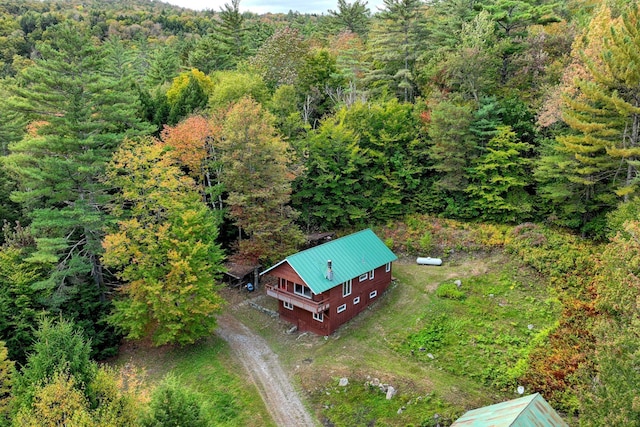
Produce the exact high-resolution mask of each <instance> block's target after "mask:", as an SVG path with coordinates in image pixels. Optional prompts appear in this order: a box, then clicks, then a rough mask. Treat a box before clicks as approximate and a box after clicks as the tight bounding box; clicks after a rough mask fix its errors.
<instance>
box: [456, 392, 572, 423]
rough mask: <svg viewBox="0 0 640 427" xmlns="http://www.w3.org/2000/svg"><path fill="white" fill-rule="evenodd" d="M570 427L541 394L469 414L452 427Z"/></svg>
mask: <svg viewBox="0 0 640 427" xmlns="http://www.w3.org/2000/svg"><path fill="white" fill-rule="evenodd" d="M469 426H472V427H568V425H567V423H565V422H564V421H563V420H562V418H560V416H559V415H558V414H557V413H556V411H554V410H553V408H552V407H551V405H549V404H548V403H547V401H546V400H544V398H543V397H542V396H540V394H539V393H536V394H532V395H530V396H525V397H521V398H519V399H513V400H509V401H507V402H502V403H497V404H495V405H491V406H485V407H484V408H479V409H474V410H472V411H469V412H467V413H466V414H464V415H463V416H462V417H461V418H459V419H458V420H457V421H456V422H455V423H453V424H451V427H469Z"/></svg>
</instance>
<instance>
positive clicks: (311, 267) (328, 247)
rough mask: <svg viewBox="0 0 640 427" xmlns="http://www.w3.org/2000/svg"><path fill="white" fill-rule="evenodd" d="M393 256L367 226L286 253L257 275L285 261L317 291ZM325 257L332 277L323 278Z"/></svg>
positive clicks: (321, 290)
mask: <svg viewBox="0 0 640 427" xmlns="http://www.w3.org/2000/svg"><path fill="white" fill-rule="evenodd" d="M397 259H398V257H397V256H395V254H394V253H393V252H391V250H389V248H387V246H386V245H385V244H384V243H383V242H382V240H380V238H378V236H376V234H375V233H374V232H373V231H371V229H366V230H362V231H359V232H357V233H354V234H350V235H348V236H345V237H341V238H339V239H336V240H333V241H331V242H327V243H324V244H322V245H319V246H316V247H313V248H310V249H307V250H304V251H302V252H298V253H297V254H294V255H290V256H288V257H287V258H285V259H284V260H282V261H280V262H279V263H278V264H276V265H274V266H273V267H271V268H269V269H268V270H265V271H264V272H262V273H261V274H266V273H267V272H269V271H270V270H272V269H274V268H275V267H277V266H279V265H280V264H282V263H284V262H288V263H289V265H291V267H292V268H293V269H294V270H295V271H296V273H298V275H299V276H300V277H301V278H302V280H304V282H305V284H306V285H307V286H309V288H310V289H311V291H312V292H313V293H314V294H320V293H322V292H324V291H326V290H329V289H331V288H333V287H334V286H337V285H339V284H340V283H343V282H346V281H347V280H349V279H353V278H357V277H359V276H360V275H362V274H364V273H367V272H368V271H370V270H373V269H375V268H378V267H380V266H381V265H385V264H386V263H388V262H392V261H395V260H397ZM328 260H331V263H332V269H331V270H332V272H333V278H332V280H329V279H328V278H327V277H326V276H327V261H328Z"/></svg>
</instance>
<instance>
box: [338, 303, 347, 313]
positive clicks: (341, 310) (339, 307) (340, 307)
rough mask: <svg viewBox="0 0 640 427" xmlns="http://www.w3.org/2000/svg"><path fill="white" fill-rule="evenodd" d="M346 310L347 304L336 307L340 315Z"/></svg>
mask: <svg viewBox="0 0 640 427" xmlns="http://www.w3.org/2000/svg"><path fill="white" fill-rule="evenodd" d="M346 309H347V304H342V305H340V306H338V313H342V312H343V311H345V310H346Z"/></svg>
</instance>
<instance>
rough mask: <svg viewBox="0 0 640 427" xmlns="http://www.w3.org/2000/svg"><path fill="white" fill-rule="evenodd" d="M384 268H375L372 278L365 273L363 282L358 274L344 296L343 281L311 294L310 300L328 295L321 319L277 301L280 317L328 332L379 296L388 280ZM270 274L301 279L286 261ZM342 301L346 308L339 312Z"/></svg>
mask: <svg viewBox="0 0 640 427" xmlns="http://www.w3.org/2000/svg"><path fill="white" fill-rule="evenodd" d="M285 266H286V267H285ZM283 267H285V268H283ZM385 269H386V266H385V265H383V266H381V267H378V268H377V269H375V270H374V275H373V279H370V278H369V276H367V279H366V280H363V281H362V282H360V281H359V278H358V277H354V278H353V279H352V284H351V294H350V295H347V296H346V297H343V296H342V283H340V284H338V285H337V286H335V287H333V288H331V289H329V290H328V291H326V292H323V293H322V294H320V295H313V300H317V301H321V300H323V299H324V298H329V303H330V308H329V310H328V312H325V314H324V316H323V317H324V319H323V321H322V322H319V321H317V320H315V319H314V318H313V314H312V313H311V312H309V311H306V310H303V309H301V308H299V307H294V308H293V310H289V309H287V308H285V307H284V304H283V302H282V301H279V305H278V308H279V313H280V317H281V318H283V319H284V320H287V321H289V322H291V323H293V324H294V325H296V326H297V327H298V330H300V331H311V332H314V333H316V334H319V335H330V334H332V333H333V332H335V331H336V329H338V328H339V327H340V326H341V325H343V324H344V323H346V322H348V321H349V320H351V319H352V318H354V317H355V316H356V315H358V314H359V313H360V312H362V311H363V310H364V309H365V308H367V307H368V306H369V305H371V304H372V303H374V302H375V301H376V300H377V299H378V298H379V297H381V296H382V294H383V293H384V292H385V291H386V290H387V288H388V287H389V284H390V283H391V271H388V272H387V271H385ZM271 274H272V275H273V276H278V277H283V278H285V279H286V280H292V279H293V281H295V283H302V279H301V278H300V277H299V276H298V275H297V274H296V273H295V271H293V269H292V268H291V266H289V265H288V264H287V263H284V264H283V265H281V266H279V267H278V268H276V269H274V271H273V272H271ZM290 286H291V289H288V291H289V292H291V293H293V285H292V284H291V285H290ZM374 291H375V292H377V295H376V296H375V297H374V298H371V297H370V295H371V292H374ZM356 298H359V299H360V300H359V302H358V303H357V304H354V300H355V299H356ZM343 304H345V310H344V311H343V312H341V313H338V307H340V306H341V305H343Z"/></svg>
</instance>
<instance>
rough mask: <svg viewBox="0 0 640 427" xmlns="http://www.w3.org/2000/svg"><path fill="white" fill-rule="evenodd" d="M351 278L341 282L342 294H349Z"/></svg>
mask: <svg viewBox="0 0 640 427" xmlns="http://www.w3.org/2000/svg"><path fill="white" fill-rule="evenodd" d="M351 283H352V282H351V279H349V280H347V281H346V282H344V283H343V284H342V296H343V297H346V296H349V295H351Z"/></svg>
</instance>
